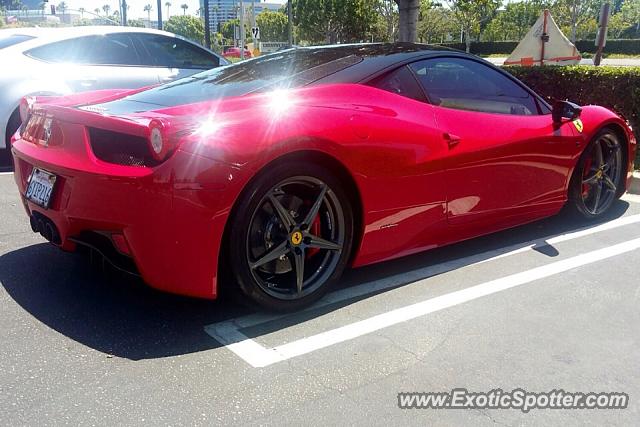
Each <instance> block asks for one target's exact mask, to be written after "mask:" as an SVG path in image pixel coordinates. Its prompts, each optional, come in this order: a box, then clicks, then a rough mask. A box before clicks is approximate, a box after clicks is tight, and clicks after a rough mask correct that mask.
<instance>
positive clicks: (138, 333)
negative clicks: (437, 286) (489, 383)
mask: <svg viewBox="0 0 640 427" xmlns="http://www.w3.org/2000/svg"><path fill="white" fill-rule="evenodd" d="M628 208H629V205H628V203H626V202H624V201H618V202H617V203H616V204H615V205H614V206H613V207H612V209H611V210H610V212H609V213H608V214H607V215H606V217H605V218H602V219H601V220H600V221H598V222H592V223H585V222H576V221H575V220H574V219H573V218H571V217H569V216H568V215H566V214H564V213H561V214H560V215H558V216H555V217H552V218H548V219H545V220H541V221H537V222H535V223H531V224H527V225H524V226H520V227H517V228H514V229H511V230H508V231H504V232H499V233H495V234H492V235H489V236H485V237H481V238H477V239H473V240H469V241H466V242H462V243H458V244H455V245H451V246H448V247H444V248H440V249H434V250H431V251H428V252H423V253H420V254H417V255H412V256H408V257H404V258H401V259H398V260H394V261H388V262H384V263H381V264H377V265H373V266H368V267H363V268H358V269H354V270H350V271H347V272H346V274H345V276H344V278H343V280H342V281H341V283H340V284H339V288H346V287H350V286H356V285H360V284H363V283H368V282H369V281H371V280H374V279H379V278H382V277H390V276H395V275H398V274H402V273H406V272H408V271H413V270H418V269H421V268H425V267H428V266H430V265H436V264H439V263H442V262H446V261H450V260H454V259H458V258H462V257H466V256H471V255H477V254H482V253H485V252H487V251H491V250H500V249H501V248H506V247H509V246H513V245H516V246H518V245H522V246H524V245H525V244H526V242H530V241H531V240H535V239H540V238H542V237H545V236H549V235H555V234H561V233H567V232H570V231H573V230H576V229H582V228H585V227H592V226H596V225H598V224H600V223H602V222H606V221H609V220H612V219H615V218H618V217H621V216H623V215H624V213H625V212H626V211H627V209H628ZM534 249H536V250H538V251H539V252H541V253H543V254H546V255H548V256H550V257H553V256H557V255H558V251H557V250H556V249H555V248H553V247H552V246H550V245H544V244H543V245H538V246H536V247H535V248H534ZM96 270H97V269H96V268H95V267H94V266H91V265H90V264H89V263H88V260H87V257H86V256H83V255H82V254H69V253H65V252H62V251H60V250H58V249H57V248H55V247H53V246H52V245H50V244H47V243H42V244H36V245H31V246H27V247H24V248H21V249H17V250H14V251H12V252H8V253H6V254H4V255H2V256H0V283H1V285H2V286H3V287H4V289H5V290H6V291H7V293H8V294H9V296H10V297H11V298H12V299H13V300H14V301H15V302H16V303H17V304H19V305H20V306H21V307H22V308H23V309H24V310H25V311H26V312H28V313H29V314H30V315H32V316H34V317H35V318H36V319H38V320H39V321H40V322H42V323H43V324H45V325H47V326H48V327H50V328H52V329H53V330H55V331H57V332H59V333H61V334H63V335H64V336H66V337H68V338H70V339H72V340H75V341H77V342H79V343H81V344H83V345H85V346H88V347H90V348H92V349H95V350H97V351H100V352H103V353H105V354H109V355H113V356H116V357H123V358H127V359H130V360H141V359H152V358H160V357H169V356H175V355H181V354H187V353H193V352H199V351H204V350H209V349H214V348H217V347H220V344H219V343H218V342H217V341H215V340H214V339H213V338H211V337H210V336H209V335H207V334H206V333H205V331H204V326H205V325H209V324H212V323H216V322H221V321H224V320H228V319H233V318H237V317H239V316H244V315H247V314H251V313H253V312H255V311H253V310H251V309H249V308H247V307H245V306H242V305H239V304H237V303H235V302H234V301H232V300H231V299H230V298H222V299H220V300H217V301H207V300H198V299H194V298H186V297H180V296H176V295H170V294H165V293H162V292H158V291H155V290H153V289H151V288H149V287H147V286H144V284H142V283H141V282H140V281H139V280H137V279H130V278H126V277H123V276H122V275H120V274H116V275H113V276H108V275H105V274H102V272H101V271H100V270H98V271H96ZM414 280H415V279H414ZM402 285H406V283H399V284H398V286H402ZM398 286H396V288H397V287H398ZM388 290H389V289H385V290H384V291H378V292H375V293H373V292H372V293H371V294H367V295H361V296H358V297H356V298H352V299H349V300H344V301H340V302H337V303H333V304H325V305H320V306H318V307H317V308H311V309H308V310H304V311H302V312H300V313H294V314H291V315H287V316H285V317H279V318H277V319H276V321H274V322H269V324H266V325H263V326H262V327H261V328H259V329H256V334H257V335H262V334H266V333H270V332H274V331H277V330H278V329H280V328H283V327H286V326H288V325H293V324H297V323H301V322H304V321H307V320H310V319H312V318H315V317H319V316H322V315H324V314H327V313H328V312H331V311H334V310H337V309H340V308H342V307H345V306H348V305H350V304H353V303H354V302H356V301H359V300H362V299H365V298H369V297H371V296H372V295H373V294H379V293H381V292H386V291H388ZM257 331H260V332H257ZM255 337H256V336H250V338H255Z"/></svg>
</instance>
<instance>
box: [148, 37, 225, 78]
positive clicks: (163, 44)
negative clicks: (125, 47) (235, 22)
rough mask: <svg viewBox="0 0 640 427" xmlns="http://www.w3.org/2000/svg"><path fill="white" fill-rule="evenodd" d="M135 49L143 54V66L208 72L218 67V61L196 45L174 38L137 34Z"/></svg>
mask: <svg viewBox="0 0 640 427" xmlns="http://www.w3.org/2000/svg"><path fill="white" fill-rule="evenodd" d="M136 38H137V39H138V43H137V47H138V49H140V50H142V51H143V52H144V56H145V57H146V60H145V65H149V66H152V67H168V68H189V69H197V70H208V69H211V68H215V67H217V66H219V65H220V59H219V58H218V57H217V56H215V55H213V54H211V53H209V52H207V51H206V50H204V49H202V48H199V47H198V46H196V45H193V44H191V43H188V42H185V41H184V40H180V39H178V38H174V37H167V36H161V35H155V34H139V35H137V36H136Z"/></svg>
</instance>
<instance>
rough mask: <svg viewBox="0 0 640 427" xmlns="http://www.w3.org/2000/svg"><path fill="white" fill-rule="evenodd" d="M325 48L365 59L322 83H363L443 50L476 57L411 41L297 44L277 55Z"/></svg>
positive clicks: (319, 52) (318, 50)
mask: <svg viewBox="0 0 640 427" xmlns="http://www.w3.org/2000/svg"><path fill="white" fill-rule="evenodd" d="M323 50H332V51H333V52H332V54H333V55H332V56H336V57H347V56H355V57H359V58H360V59H361V61H360V62H359V63H357V64H355V65H353V66H350V67H348V68H345V69H344V70H341V71H339V72H336V73H334V74H331V75H329V76H327V77H324V78H322V79H320V81H319V83H347V82H348V83H359V82H362V81H363V80H365V79H367V78H369V77H370V76H372V75H375V74H377V73H380V72H383V71H384V70H386V69H388V68H389V67H393V66H396V65H398V64H401V63H406V62H411V61H412V60H414V59H417V58H425V57H429V56H434V55H441V54H443V53H444V54H452V55H462V56H470V57H473V55H470V54H467V53H465V52H462V51H459V50H456V49H451V48H448V47H445V46H438V45H429V44H421V43H408V42H397V43H359V44H344V45H327V46H310V47H295V48H291V49H287V50H283V51H279V52H276V53H274V54H273V55H277V54H283V53H285V52H296V53H300V54H302V55H304V54H307V53H308V54H310V55H314V54H321V53H322V51H323Z"/></svg>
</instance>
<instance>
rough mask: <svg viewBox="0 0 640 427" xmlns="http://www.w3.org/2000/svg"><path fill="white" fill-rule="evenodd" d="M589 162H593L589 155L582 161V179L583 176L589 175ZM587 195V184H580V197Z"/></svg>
mask: <svg viewBox="0 0 640 427" xmlns="http://www.w3.org/2000/svg"><path fill="white" fill-rule="evenodd" d="M591 163H593V161H592V160H591V157H589V158H587V159H586V161H585V162H584V172H583V173H582V178H583V181H584V178H586V177H587V176H588V175H589V172H591ZM588 195H589V184H582V197H583V198H584V197H587V196H588Z"/></svg>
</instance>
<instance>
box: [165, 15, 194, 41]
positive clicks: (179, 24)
mask: <svg viewBox="0 0 640 427" xmlns="http://www.w3.org/2000/svg"><path fill="white" fill-rule="evenodd" d="M164 28H165V30H167V31H169V32H170V33H175V34H179V35H181V36H182V37H186V38H188V39H189V40H193V41H194V42H196V43H200V44H202V43H203V41H204V23H203V22H202V20H201V19H199V18H196V17H195V16H188V15H183V16H172V17H171V18H169V20H168V21H167V22H166V23H165V26H164Z"/></svg>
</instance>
